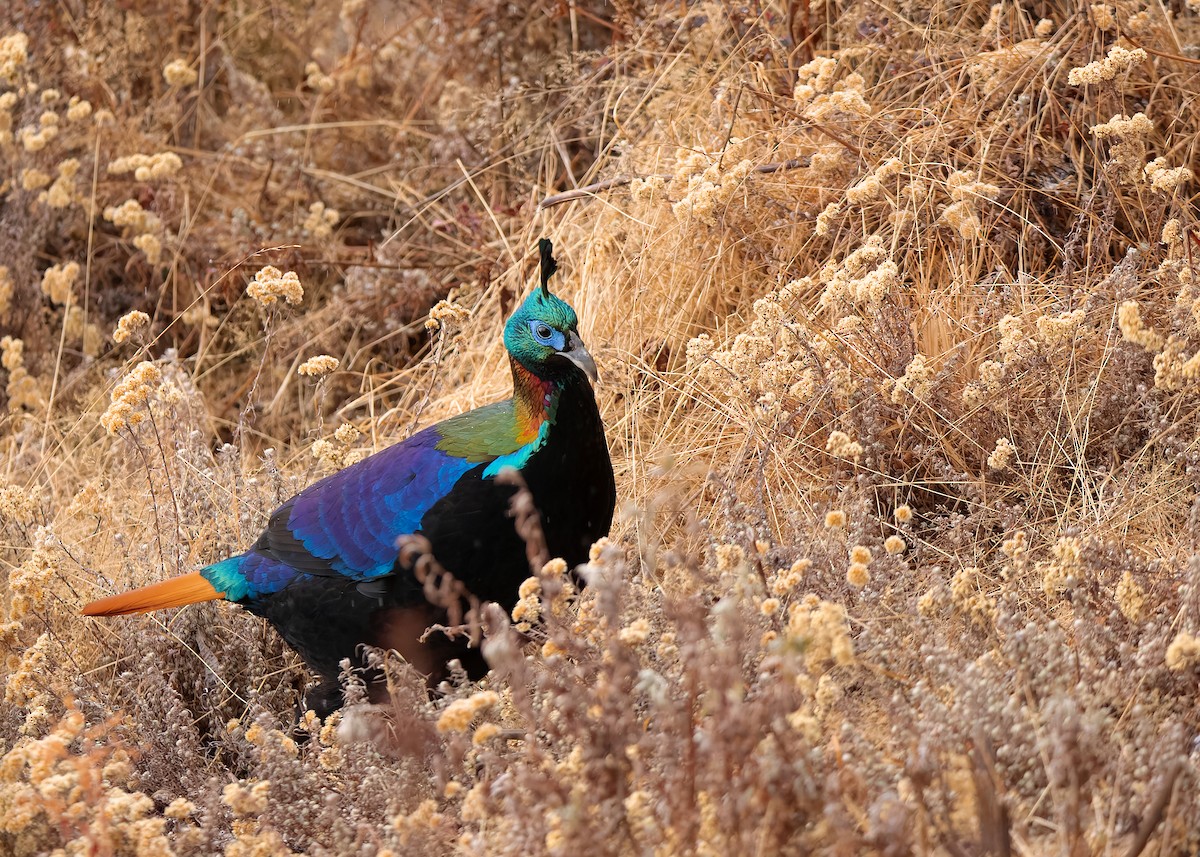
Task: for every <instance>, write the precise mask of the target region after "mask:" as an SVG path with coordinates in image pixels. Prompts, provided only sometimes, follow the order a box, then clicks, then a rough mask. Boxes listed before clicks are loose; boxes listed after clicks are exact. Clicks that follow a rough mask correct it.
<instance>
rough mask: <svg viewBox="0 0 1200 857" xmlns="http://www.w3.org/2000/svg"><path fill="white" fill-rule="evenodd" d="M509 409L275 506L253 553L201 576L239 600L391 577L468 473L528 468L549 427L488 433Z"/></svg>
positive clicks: (384, 454)
mask: <svg viewBox="0 0 1200 857" xmlns="http://www.w3.org/2000/svg"><path fill="white" fill-rule="evenodd" d="M510 412H511V403H510V402H506V403H499V404H498V405H496V406H489V407H487V408H481V409H479V410H478V411H473V412H470V413H467V414H461V415H459V416H458V417H453V418H451V419H449V420H447V421H445V422H442V423H439V424H438V425H435V426H431V427H430V428H427V429H425V430H424V431H422V432H419V433H418V434H415V435H413V436H412V437H410V438H409V439H408V440H405V441H403V442H401V443H398V444H396V445H395V446H390V447H388V448H387V449H384V450H382V451H380V452H377V453H376V454H374V455H372V456H370V457H369V458H366V459H363V460H362V461H360V462H358V463H357V464H353V465H351V466H350V467H347V468H345V469H344V470H340V471H338V472H337V473H334V474H332V475H331V476H327V477H326V478H324V479H322V480H320V481H319V482H316V483H314V484H312V485H310V486H309V487H308V488H306V489H305V490H303V491H301V492H300V493H299V494H297V495H296V496H295V497H293V498H292V499H291V500H289V501H288V502H287V503H285V504H284V505H282V506H280V507H279V508H278V509H276V510H275V511H274V512H273V513H272V514H271V519H270V523H269V524H268V525H267V528H266V530H265V531H264V532H263V534H262V535H261V536H260V537H259V539H258V541H257V542H255V543H254V546H253V547H251V548H250V550H249V551H247V552H246V553H244V554H242V555H240V556H235V557H231V558H230V559H228V560H224V561H223V562H219V563H217V564H215V565H212V566H209V567H208V568H206V569H204V570H203V572H202V573H203V574H204V575H205V577H206V578H207V579H208V580H209V582H211V583H212V584H213V585H214V586H216V587H217V588H218V589H219V590H220V591H222V592H225V593H226V597H227V598H229V599H230V600H232V601H240V600H242V599H243V598H251V599H253V598H254V597H256V596H259V595H266V594H269V593H272V592H278V591H279V590H280V589H282V588H283V587H284V586H286V585H287V584H288V583H289V582H290V581H292V580H294V579H296V577H297V576H325V577H329V576H333V575H340V576H343V577H346V578H349V579H350V580H354V581H359V582H361V581H367V580H372V579H375V578H379V577H381V576H383V575H386V574H389V573H391V571H392V569H393V567H394V565H395V561H396V555H397V549H396V540H397V539H398V538H399V537H400V536H403V535H407V534H409V533H414V532H416V531H417V530H418V529H419V528H420V525H421V519H422V518H423V517H424V516H425V513H426V512H428V511H429V510H430V509H431V508H433V506H434V505H435V504H436V503H437V502H438V501H439V500H441V499H442V498H443V497H445V496H446V495H447V494H449V493H450V491H451V490H452V489H453V488H454V485H455V483H456V482H458V480H459V479H461V478H462V477H463V476H464V475H465V474H466V473H468V472H469V471H471V470H472V469H474V468H477V467H479V466H481V465H484V466H487V465H492V464H494V463H496V462H498V461H503V462H504V463H510V464H515V465H517V466H520V464H521V463H522V462H523V461H524V459H525V458H527V457H528V455H527V454H525V451H526V447H529V449H530V450H532V449H533V448H535V447H536V446H537V445H538V444H540V443H543V442H545V439H546V429H547V428H548V425H546V426H543V430H542V431H541V432H539V433H538V436H537V438H536V439H535V440H534V441H533V442H532V443H529V444H525V445H524V446H522V445H520V444H519V443H517V442H515V441H507V442H505V441H504V440H503V439H502V438H501V437H498V436H497V435H496V434H495V433H494V432H491V431H488V432H485V433H483V434H481V428H483V427H487V425H486V423H487V422H488V421H494V422H497V423H498V424H505V423H506V422H507V420H506V419H504V418H505V417H506V416H507V415H508V414H510ZM498 418H499V419H498ZM480 447H484V448H483V449H481V448H480ZM448 450H453V451H448ZM465 451H469V452H470V454H469V455H464V454H461V453H462V452H465ZM496 469H497V468H496V467H491V466H489V467H487V472H486V473H485V477H491V476H494V475H495V471H496Z"/></svg>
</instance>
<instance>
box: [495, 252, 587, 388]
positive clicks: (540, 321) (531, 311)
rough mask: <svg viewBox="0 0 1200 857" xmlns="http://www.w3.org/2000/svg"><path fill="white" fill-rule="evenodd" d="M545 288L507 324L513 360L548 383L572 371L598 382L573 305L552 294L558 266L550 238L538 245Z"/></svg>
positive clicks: (508, 345)
mask: <svg viewBox="0 0 1200 857" xmlns="http://www.w3.org/2000/svg"><path fill="white" fill-rule="evenodd" d="M539 248H540V250H541V261H542V285H541V288H537V289H534V290H533V294H531V295H530V296H529V297H527V298H526V299H525V302H524V303H522V304H521V306H520V307H518V308H517V311H516V312H514V313H513V314H512V317H511V318H509V320H508V323H507V324H506V325H504V346H505V347H506V348H507V349H508V353H509V354H511V355H512V356H513V358H514V359H515V360H516V361H517V362H518V363H520V364H521V365H522V366H524V367H525V368H526V369H528V370H529V371H530V372H532V373H533V374H534V375H536V376H538V377H539V378H542V379H545V380H551V379H554V378H560V377H562V376H563V375H564V374H565V373H567V372H569V371H571V370H572V367H574V368H577V369H579V370H580V371H582V372H583V373H584V374H585V375H587V377H588V378H589V379H590V380H591V381H592V383H595V382H596V380H597V373H596V363H595V361H593V360H592V355H590V354H588V350H587V349H586V348H585V347H584V345H583V340H582V339H580V338H579V330H578V325H579V319H578V318H577V317H576V315H575V310H573V309H571V305H570V304H568V303H567V302H566V301H564V300H562V299H561V298H558V297H555V296H554V295H552V294H550V290H549V288H547V285H546V284H547V282H548V281H549V279H550V275H551V274H553V273H554V271H555V269H556V268H557V267H558V263H557V262H555V261H554V256H553V255H551V252H552V250H553V247H552V245H551V243H550V240H549V239H548V238H543V239H542V240H541V241H540V242H539Z"/></svg>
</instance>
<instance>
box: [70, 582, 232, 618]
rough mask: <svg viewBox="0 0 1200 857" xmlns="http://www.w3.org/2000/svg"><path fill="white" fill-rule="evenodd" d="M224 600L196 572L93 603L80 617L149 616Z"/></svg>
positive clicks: (220, 594) (223, 594)
mask: <svg viewBox="0 0 1200 857" xmlns="http://www.w3.org/2000/svg"><path fill="white" fill-rule="evenodd" d="M224 597H225V593H224V592H218V591H217V588H216V587H215V586H213V585H212V584H211V583H209V582H208V581H207V580H205V579H204V577H203V576H202V575H201V574H200V572H198V571H195V572H192V573H191V574H185V575H183V576H181V577H173V578H171V579H170V580H164V581H162V582H161V583H152V584H150V585H149V586H143V587H142V588H141V589H135V590H133V591H132V592H122V593H121V594H120V595H110V596H109V597H108V598H101V599H100V600H99V601H93V602H92V603H91V604H88V605H87V606H85V607H84V608H83V615H84V616H122V615H124V614H126V613H149V612H150V611H151V610H162V609H163V608H164V607H182V606H183V605H185V604H196V603H198V602H201V601H215V600H216V599H218V598H224Z"/></svg>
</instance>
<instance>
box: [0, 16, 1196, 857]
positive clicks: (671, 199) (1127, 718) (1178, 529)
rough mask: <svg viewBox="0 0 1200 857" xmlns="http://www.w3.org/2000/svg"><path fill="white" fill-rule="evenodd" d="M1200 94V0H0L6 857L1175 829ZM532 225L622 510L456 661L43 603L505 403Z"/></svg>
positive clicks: (866, 840)
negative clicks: (544, 245)
mask: <svg viewBox="0 0 1200 857" xmlns="http://www.w3.org/2000/svg"><path fill="white" fill-rule="evenodd" d="M1197 93H1200V6H1198V5H1197V3H1196V2H1195V0H1187V2H1178V0H1172V2H1170V3H1167V4H1162V3H1157V2H1143V0H1122V2H1119V3H1115V4H1113V5H1108V4H1104V3H1098V4H1096V5H1090V6H1089V5H1087V4H1069V3H1065V2H1061V0H1059V1H1058V2H1055V0H1047V2H1026V3H1012V2H999V3H997V4H996V5H994V6H988V5H987V4H983V3H962V4H950V3H945V2H938V0H935V2H932V3H924V2H921V3H917V2H907V0H901V2H899V3H898V4H892V3H887V2H867V0H847V2H844V3H840V4H834V3H809V2H799V3H791V2H767V3H762V4H759V3H748V4H745V5H737V4H730V3H716V2H712V3H700V2H695V3H689V2H672V3H661V4H654V3H649V2H647V3H641V4H639V3H637V2H614V3H611V4H609V3H601V2H595V0H589V2H580V3H576V2H552V0H540V2H534V3H531V4H524V3H515V4H506V3H500V2H494V0H480V2H473V3H472V2H465V0H459V2H450V3H435V2H432V0H429V2H420V0H414V2H410V3H401V4H389V3H374V2H369V0H368V2H364V0H346V2H344V3H342V4H340V5H339V4H337V3H334V2H325V0H310V1H309V2H304V0H297V2H287V0H272V2H270V3H265V4H254V3H239V2H233V0H217V2H212V3H190V4H180V3H176V2H173V0H171V2H168V0H159V2H153V0H129V2H124V3H120V4H116V3H107V2H100V0H91V2H90V1H89V0H67V2H61V3H34V2H16V3H9V4H3V8H2V9H0V265H3V267H0V324H2V325H3V333H4V334H6V335H5V336H4V339H3V341H0V352H2V358H3V359H2V361H0V362H2V367H3V371H0V384H2V385H3V388H4V394H3V396H0V399H2V400H3V405H4V407H3V410H4V413H5V415H4V416H3V418H0V479H2V481H3V486H2V487H0V528H2V542H0V580H2V581H3V591H2V593H3V594H2V600H0V609H2V611H3V616H2V617H0V620H2V623H0V651H2V652H3V655H4V660H3V662H2V663H0V683H2V684H3V689H4V697H5V702H4V705H3V707H0V757H2V758H0V819H2V820H0V853H3V854H13V855H33V854H45V853H53V854H55V855H58V854H63V855H76V854H78V855H126V854H128V855H134V854H136V855H166V854H178V855H210V854H216V853H223V854H225V855H228V857H249V855H268V854H276V853H279V854H283V853H305V854H314V855H350V854H355V855H360V854H361V855H367V857H369V855H384V854H390V855H397V854H408V853H424V854H451V853H461V854H488V855H492V854H542V853H546V854H572V853H589V854H620V855H635V854H637V855H640V854H654V855H673V854H703V855H723V854H734V853H737V854H796V855H807V854H847V855H849V854H886V855H902V854H910V853H911V854H920V855H925V854H946V855H981V854H985V853H991V854H997V855H999V854H1005V855H1006V854H1032V855H1043V854H1045V855H1050V854H1055V855H1058V854H1061V855H1071V857H1075V856H1076V855H1137V854H1148V855H1149V854H1154V855H1166V854H1191V853H1195V852H1196V851H1197V849H1200V796H1198V795H1200V791H1198V789H1197V778H1198V774H1200V769H1198V765H1200V750H1197V749H1196V748H1197V746H1200V745H1198V744H1197V738H1198V736H1200V708H1198V707H1197V691H1198V689H1200V687H1198V678H1200V499H1198V493H1197V491H1198V487H1200V437H1198V434H1200V433H1198V429H1200V417H1198V409H1200V387H1198V386H1197V378H1198V377H1200V286H1197V285H1196V283H1197V267H1198V266H1200V240H1198V235H1200V233H1198V232H1197V223H1196V220H1197V218H1196V211H1197V209H1196V199H1197V192H1196V187H1197V185H1196V182H1195V179H1194V176H1193V173H1192V171H1193V170H1195V169H1197V168H1198V163H1200V159H1198V157H1197V140H1198V136H1197V134H1198V132H1200V105H1198V104H1197ZM585 187H587V188H590V189H589V190H587V191H586V192H583V193H570V191H572V190H575V189H578V188H585ZM547 197H549V199H547V200H546V202H545V204H543V205H541V206H539V202H540V201H542V200H543V199H544V198H547ZM542 235H547V236H550V237H552V238H553V239H554V240H555V242H556V246H557V253H558V256H559V258H560V260H561V262H562V274H561V276H560V279H559V281H558V290H559V292H560V293H561V294H563V295H564V296H565V297H567V298H568V299H569V300H570V301H572V302H573V304H574V305H575V307H576V308H577V309H578V310H579V312H580V315H581V317H582V319H583V326H584V333H585V339H586V340H587V341H588V342H589V344H590V345H591V346H592V350H593V352H594V353H595V355H596V357H597V362H598V363H599V364H600V366H601V370H602V373H603V376H604V377H603V384H602V386H601V387H600V389H599V390H598V396H599V399H600V404H601V408H602V411H603V413H604V415H605V419H606V422H607V425H608V427H609V440H610V445H611V447H612V451H613V455H614V461H615V463H616V468H617V475H618V486H619V492H620V497H621V507H620V518H619V521H618V523H617V525H616V526H615V529H614V532H613V535H612V540H611V542H610V543H609V544H608V545H600V546H598V547H597V549H596V550H595V551H594V558H593V562H592V563H591V569H590V571H589V574H590V577H591V579H592V585H591V586H590V587H589V588H588V590H586V592H585V593H584V594H583V595H582V596H581V597H579V598H575V599H572V598H568V597H566V593H563V592H562V591H561V586H560V585H559V582H558V581H557V580H556V579H555V578H554V576H553V574H549V573H547V574H542V575H540V576H539V578H538V579H539V581H540V584H539V586H537V587H531V594H530V595H529V597H528V598H527V599H526V600H525V601H524V602H523V604H522V606H521V608H520V610H521V611H522V612H521V615H520V617H519V618H520V619H521V620H522V621H523V622H527V623H529V627H528V633H527V640H528V641H527V642H523V641H522V639H521V638H519V637H517V636H516V634H515V631H514V630H513V629H512V628H505V627H499V626H500V625H501V624H505V623H499V622H497V623H495V624H496V625H497V630H496V632H495V633H494V634H493V635H492V636H491V637H490V638H489V640H488V642H487V643H486V646H487V648H486V653H487V654H488V656H489V658H490V660H491V661H492V663H493V664H494V666H495V671H494V673H493V675H492V676H491V677H489V679H488V680H487V681H485V682H484V684H483V685H482V686H479V685H470V684H467V683H465V682H460V683H458V684H457V685H456V686H454V687H449V688H447V691H448V692H447V694H446V695H445V696H444V697H441V698H439V699H437V700H434V701H429V700H427V699H426V698H425V696H424V695H423V693H422V692H421V689H420V686H419V684H418V683H417V682H416V681H415V680H414V679H413V677H412V676H411V675H410V674H408V673H407V672H406V671H405V669H404V668H402V667H399V666H396V665H393V671H394V673H395V694H396V702H395V705H394V706H393V710H392V711H390V712H379V711H374V712H363V711H362V710H361V709H360V710H358V711H356V712H355V713H353V714H350V715H347V716H346V717H345V718H344V719H342V720H341V722H340V723H338V722H330V723H321V722H314V721H312V720H311V719H306V720H304V721H303V722H302V723H301V726H300V731H301V732H306V733H308V734H307V736H304V735H300V736H297V734H296V732H294V731H292V730H291V726H292V721H293V717H294V714H293V707H294V705H295V703H296V699H297V698H298V694H299V692H300V691H301V690H302V689H303V686H304V683H305V681H306V675H305V673H304V671H303V669H302V668H301V667H300V665H299V664H298V662H297V660H296V659H295V657H294V656H292V655H291V654H290V653H288V652H287V651H285V650H284V649H283V647H282V646H281V644H280V643H279V642H278V640H277V639H276V637H275V636H274V635H273V633H272V632H271V631H270V630H269V629H267V628H265V627H264V625H263V623H261V622H259V621H258V620H256V619H255V618H254V617H251V616H249V615H247V614H244V613H243V612H241V611H240V610H238V609H236V608H232V607H229V606H228V605H223V604H221V605H212V604H209V605H202V606H194V607H189V608H185V609H182V610H179V611H170V612H167V613H164V614H161V615H154V616H149V617H144V618H131V619H125V620H109V621H93V620H85V619H83V618H81V617H79V616H78V615H77V611H78V608H79V606H80V605H81V604H82V603H84V602H85V601H87V600H89V599H91V598H94V597H97V596H100V595H104V594H109V593H111V592H113V591H116V590H118V589H123V588H126V587H129V586H131V585H134V584H140V583H145V582H149V581H153V580H157V579H160V578H162V577H165V576H168V575H171V574H175V573H178V572H180V571H184V570H190V569H192V568H195V567H196V566H197V565H199V564H202V563H205V562H209V561H213V560H215V559H218V558H221V557H223V556H225V555H227V554H228V553H229V552H231V551H235V550H238V549H240V548H244V547H245V546H246V545H247V544H248V543H249V542H250V541H251V540H252V539H253V538H254V537H255V535H256V534H257V532H258V530H259V528H260V526H261V525H262V523H263V522H264V521H265V518H266V516H267V514H268V513H269V512H270V510H271V509H272V508H273V506H274V505H275V504H276V503H277V502H278V501H279V500H281V499H282V498H285V497H286V496H288V495H290V494H291V493H293V492H295V491H296V490H298V489H299V488H301V487H302V486H303V485H305V484H307V483H309V482H311V481H312V480H314V479H315V478H317V477H319V476H320V475H321V474H322V473H325V472H328V471H329V470H330V469H331V468H336V467H338V466H341V465H343V464H345V463H346V462H348V461H351V460H354V459H355V458H357V457H359V456H361V455H363V454H365V453H367V452H369V451H371V450H373V449H377V448H380V447H382V446H385V445H387V444H389V443H392V442H394V441H396V440H398V439H400V438H402V437H405V436H407V435H408V434H409V433H411V432H412V431H413V430H414V429H415V428H416V427H418V426H423V425H426V424H429V423H430V422H433V421H435V420H437V419H439V418H442V417H444V416H447V415H449V414H452V413H456V412H459V411H461V410H464V409H467V408H470V407H473V406H476V405H479V404H483V403H486V402H488V401H491V400H494V399H495V398H498V397H500V396H502V395H505V393H506V390H507V384H508V381H507V377H506V368H505V362H504V358H503V349H502V345H501V342H500V337H499V331H500V325H501V323H502V321H503V319H504V317H505V314H506V312H507V311H508V310H509V308H511V307H512V306H513V304H514V302H515V301H516V300H519V299H520V297H521V296H522V295H523V294H524V293H525V291H526V290H527V289H528V288H529V286H530V284H531V283H532V281H533V269H534V250H533V248H534V246H535V244H536V240H537V238H538V237H539V236H542ZM268 265H269V266H273V267H274V268H276V269H278V272H295V275H296V279H295V280H294V281H293V280H290V279H285V278H283V276H282V273H279V274H278V276H271V275H270V272H267V274H262V273H260V272H261V271H262V269H263V268H264V267H266V266H268ZM299 289H302V291H303V296H302V298H301V297H300V294H299ZM276 295H278V296H280V297H281V298H290V299H291V302H289V301H288V300H284V299H281V300H276V301H275V302H274V303H270V302H269V301H270V298H272V297H274V296H276ZM256 296H257V297H256ZM442 300H448V301H449V303H448V304H443V305H441V306H440V307H439V308H438V309H437V310H436V312H435V313H434V314H435V315H436V316H437V317H439V318H440V319H441V321H440V324H437V325H434V326H433V328H434V329H431V328H430V326H428V325H427V323H426V322H427V321H429V320H430V313H431V308H433V307H434V306H435V305H436V304H438V302H439V301H442ZM134 311H137V312H140V313H144V314H145V315H144V316H141V315H136V314H135V315H130V313H133V312H134ZM323 354H324V355H329V356H330V357H331V358H332V359H331V360H327V361H324V363H325V364H327V365H325V366H317V367H316V368H318V369H322V370H323V369H328V368H330V366H331V365H332V364H333V363H334V361H336V368H335V369H333V371H331V372H328V373H326V374H305V373H302V372H300V371H298V370H299V369H300V367H301V366H302V364H304V363H305V362H306V361H308V360H309V359H310V358H312V357H316V356H319V355H323ZM318 362H320V361H318ZM314 366H315V364H309V365H308V367H306V368H308V369H312V368H314ZM520 627H522V628H523V627H524V626H520ZM335 721H336V719H335ZM298 737H299V738H300V739H302V740H297V738H298Z"/></svg>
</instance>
